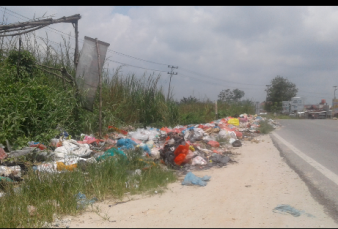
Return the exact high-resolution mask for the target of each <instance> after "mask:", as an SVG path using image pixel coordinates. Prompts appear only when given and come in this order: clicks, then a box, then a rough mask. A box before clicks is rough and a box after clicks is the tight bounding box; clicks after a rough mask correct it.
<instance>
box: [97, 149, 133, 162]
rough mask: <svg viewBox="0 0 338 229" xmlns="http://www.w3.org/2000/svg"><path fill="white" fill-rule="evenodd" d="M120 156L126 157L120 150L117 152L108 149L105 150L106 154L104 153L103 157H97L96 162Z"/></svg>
mask: <svg viewBox="0 0 338 229" xmlns="http://www.w3.org/2000/svg"><path fill="white" fill-rule="evenodd" d="M117 154H118V155H122V156H124V157H127V156H126V154H125V153H124V152H123V151H121V150H118V149H116V148H110V149H109V150H107V151H106V152H104V154H103V155H101V156H99V157H97V158H96V160H97V161H101V160H105V159H107V158H108V157H113V156H115V155H117Z"/></svg>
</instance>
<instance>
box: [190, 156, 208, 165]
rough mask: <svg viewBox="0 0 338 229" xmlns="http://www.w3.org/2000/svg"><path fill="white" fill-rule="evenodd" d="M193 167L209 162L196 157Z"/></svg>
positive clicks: (193, 160)
mask: <svg viewBox="0 0 338 229" xmlns="http://www.w3.org/2000/svg"><path fill="white" fill-rule="evenodd" d="M191 164H192V165H206V164H207V162H206V161H205V160H204V159H203V157H201V156H197V157H194V158H193V159H192V163H191Z"/></svg>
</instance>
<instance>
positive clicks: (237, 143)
mask: <svg viewBox="0 0 338 229" xmlns="http://www.w3.org/2000/svg"><path fill="white" fill-rule="evenodd" d="M232 146H233V147H241V146H242V142H241V141H240V140H236V141H234V142H233V143H232Z"/></svg>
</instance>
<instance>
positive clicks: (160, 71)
mask: <svg viewBox="0 0 338 229" xmlns="http://www.w3.org/2000/svg"><path fill="white" fill-rule="evenodd" d="M106 61H110V62H115V63H118V64H122V65H127V66H131V67H134V68H142V69H145V70H152V71H157V72H167V71H162V70H158V69H152V68H143V67H140V66H135V65H131V64H126V63H122V62H118V61H115V60H109V59H107V60H106Z"/></svg>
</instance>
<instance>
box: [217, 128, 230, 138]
mask: <svg viewBox="0 0 338 229" xmlns="http://www.w3.org/2000/svg"><path fill="white" fill-rule="evenodd" d="M218 136H219V137H220V138H229V137H230V135H229V133H228V131H226V130H221V131H220V132H219V133H218Z"/></svg>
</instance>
